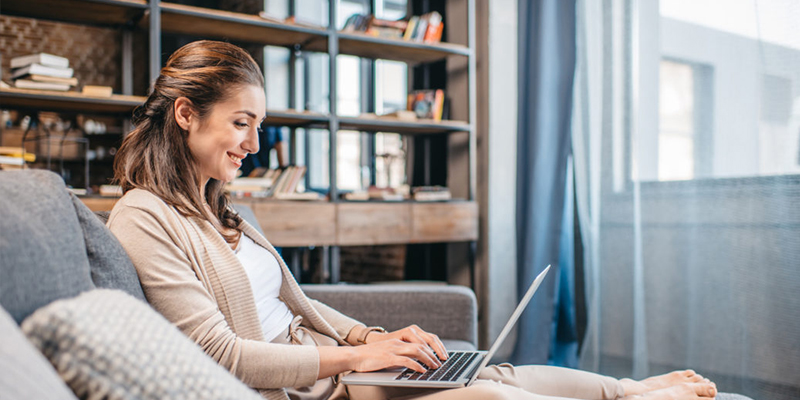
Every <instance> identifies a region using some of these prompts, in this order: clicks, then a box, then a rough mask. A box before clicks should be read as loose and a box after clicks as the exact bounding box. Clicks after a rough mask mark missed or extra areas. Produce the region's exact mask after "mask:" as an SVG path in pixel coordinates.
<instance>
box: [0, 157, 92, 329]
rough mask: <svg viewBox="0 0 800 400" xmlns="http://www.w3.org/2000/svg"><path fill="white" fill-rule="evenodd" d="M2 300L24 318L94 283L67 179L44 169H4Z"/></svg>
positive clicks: (0, 180)
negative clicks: (64, 179) (65, 181)
mask: <svg viewBox="0 0 800 400" xmlns="http://www.w3.org/2000/svg"><path fill="white" fill-rule="evenodd" d="M0 276H1V277H2V279H0V304H2V306H3V308H5V309H6V311H8V313H9V314H10V315H11V317H12V318H14V320H15V321H16V322H17V323H18V324H19V323H21V322H22V320H24V319H25V318H26V317H27V316H28V315H30V314H31V313H33V312H34V311H35V310H36V309H38V308H39V307H42V306H44V305H46V304H50V302H52V301H53V300H58V299H63V298H67V297H72V296H75V295H77V294H78V293H80V292H83V291H86V290H91V289H94V283H92V279H91V273H90V268H89V258H88V256H87V254H86V244H85V243H84V235H83V231H82V230H81V225H80V223H79V222H78V217H77V215H76V214H75V206H74V205H73V203H72V200H71V199H70V194H69V192H68V191H67V189H66V187H65V186H64V181H63V180H62V179H61V177H59V176H58V175H56V174H54V173H52V172H50V171H44V170H25V171H2V172H0Z"/></svg>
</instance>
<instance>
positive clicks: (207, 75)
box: [114, 40, 264, 242]
mask: <svg viewBox="0 0 800 400" xmlns="http://www.w3.org/2000/svg"><path fill="white" fill-rule="evenodd" d="M248 85H255V86H259V87H264V77H263V75H262V74H261V69H260V68H259V67H258V64H256V62H255V61H254V60H253V58H252V57H251V56H250V55H249V54H247V52H245V51H244V50H242V49H241V48H239V47H237V46H234V45H232V44H229V43H224V42H216V41H209V40H201V41H196V42H192V43H189V44H187V45H185V46H183V47H181V48H180V49H178V50H177V51H175V52H174V53H173V54H172V55H171V56H170V57H169V60H167V64H166V66H165V67H164V68H162V69H161V74H160V75H159V76H158V79H156V81H155V83H154V85H153V90H152V92H151V93H150V95H149V96H148V97H147V101H145V103H144V104H143V105H141V106H139V107H137V108H136V109H135V110H134V112H133V124H134V125H135V126H136V128H135V129H134V130H133V131H131V132H130V133H129V134H128V135H127V136H126V137H125V139H124V140H123V141H122V145H121V146H120V148H119V151H118V152H117V154H116V156H115V158H114V180H115V181H116V182H117V183H118V184H119V185H120V186H121V187H122V191H123V193H125V192H127V191H129V190H131V189H134V188H138V189H144V190H147V191H149V192H151V193H153V194H155V195H156V196H158V197H160V198H161V199H162V200H164V201H165V202H166V203H167V204H169V205H171V206H173V207H175V208H176V209H177V210H178V212H180V213H181V214H182V215H184V216H194V217H199V218H203V219H206V220H208V221H211V222H212V223H213V224H214V225H215V227H216V228H217V229H218V230H219V231H220V232H223V230H224V229H222V228H232V229H236V230H237V232H236V233H235V234H233V235H231V234H225V233H223V236H224V237H225V239H226V240H227V241H229V242H230V241H233V240H235V239H236V238H237V237H238V233H239V232H238V226H239V224H240V223H241V217H239V216H238V215H237V214H236V213H235V212H233V211H232V210H231V209H230V208H229V204H230V200H229V199H228V197H227V195H226V194H225V192H224V190H223V183H222V182H220V181H218V180H216V179H213V178H212V179H211V180H210V181H209V182H208V184H206V188H205V192H206V193H205V196H206V199H207V202H208V205H209V206H210V208H211V210H212V213H213V216H215V217H216V218H211V214H209V213H208V211H207V210H206V208H205V207H203V196H202V195H201V193H200V190H199V187H198V184H197V183H198V179H199V178H198V171H197V169H196V162H195V158H194V156H192V153H191V151H190V150H189V145H188V142H187V139H188V132H187V131H186V130H184V129H182V128H181V127H180V126H179V125H178V123H177V122H176V121H175V111H174V108H175V100H176V99H177V98H179V97H186V98H187V99H189V101H191V104H192V109H193V111H194V112H195V113H196V114H197V116H198V117H199V118H200V119H201V120H202V119H203V118H205V117H206V116H207V115H208V114H209V112H210V111H211V108H212V107H213V106H214V105H215V104H217V103H219V102H222V101H224V100H226V99H227V98H229V97H230V96H231V94H232V93H233V92H234V91H235V90H237V89H239V88H241V87H243V86H248ZM217 221H219V223H220V224H221V225H222V226H219V225H218V223H217Z"/></svg>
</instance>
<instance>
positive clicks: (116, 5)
mask: <svg viewBox="0 0 800 400" xmlns="http://www.w3.org/2000/svg"><path fill="white" fill-rule="evenodd" d="M147 7H148V6H147V1H146V0H2V6H1V7H0V12H2V13H3V14H8V15H16V16H21V17H30V18H44V19H49V20H54V21H62V22H75V23H89V24H93V25H122V24H125V23H128V22H130V21H133V20H135V19H136V18H138V17H139V16H141V15H142V14H143V13H144V11H145V10H146V9H147Z"/></svg>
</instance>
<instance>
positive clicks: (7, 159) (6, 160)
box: [0, 156, 25, 165]
mask: <svg viewBox="0 0 800 400" xmlns="http://www.w3.org/2000/svg"><path fill="white" fill-rule="evenodd" d="M0 164H7V165H23V164H25V160H24V159H23V158H21V157H11V156H0Z"/></svg>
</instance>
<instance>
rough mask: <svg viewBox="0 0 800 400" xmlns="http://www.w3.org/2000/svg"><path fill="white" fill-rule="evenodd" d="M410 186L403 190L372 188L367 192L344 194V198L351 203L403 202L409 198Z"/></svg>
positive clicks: (402, 188)
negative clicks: (372, 201)
mask: <svg viewBox="0 0 800 400" xmlns="http://www.w3.org/2000/svg"><path fill="white" fill-rule="evenodd" d="M407 194H408V186H404V187H401V188H388V187H387V188H383V187H381V188H379V187H377V186H370V187H369V188H367V190H356V191H353V192H348V193H344V194H342V198H343V199H345V200H349V201H369V200H379V201H403V200H405V199H406V198H407Z"/></svg>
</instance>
